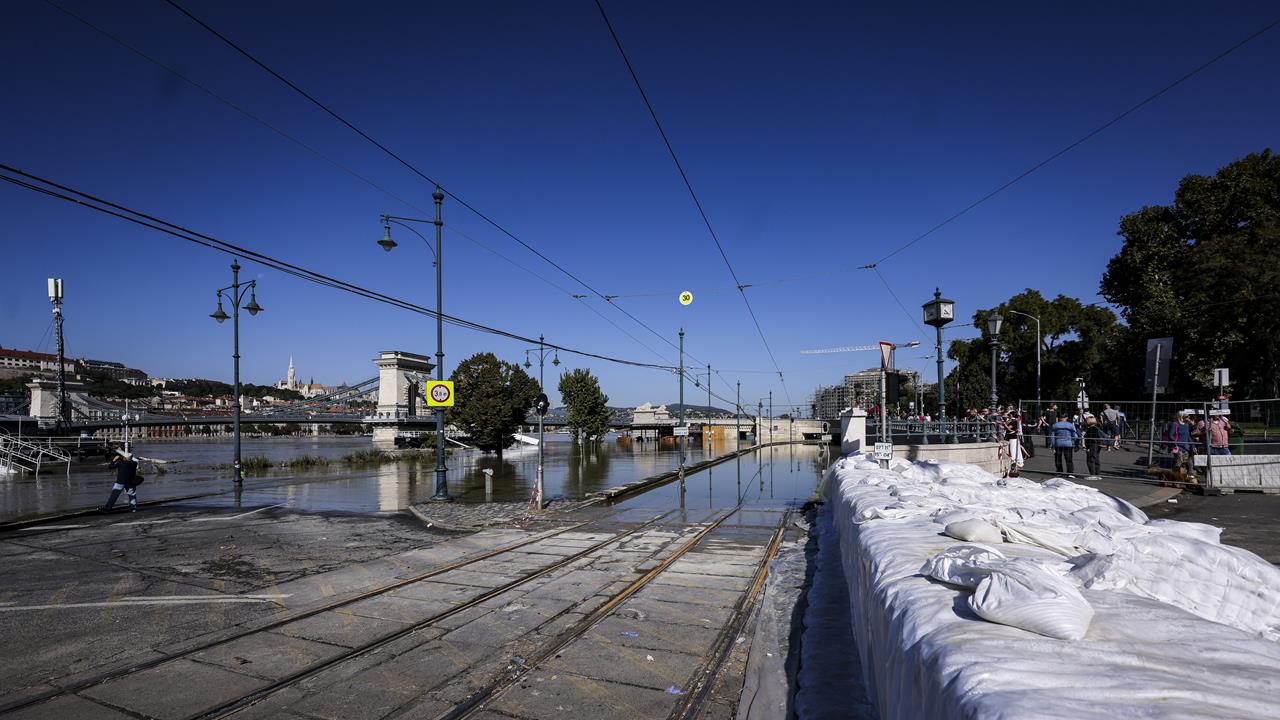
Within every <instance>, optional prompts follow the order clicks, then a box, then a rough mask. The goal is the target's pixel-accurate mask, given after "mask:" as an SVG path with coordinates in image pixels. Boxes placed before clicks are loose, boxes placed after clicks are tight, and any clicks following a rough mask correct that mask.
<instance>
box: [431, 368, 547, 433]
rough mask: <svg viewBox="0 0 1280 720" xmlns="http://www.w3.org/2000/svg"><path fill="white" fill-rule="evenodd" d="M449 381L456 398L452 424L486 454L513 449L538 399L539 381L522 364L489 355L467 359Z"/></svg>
mask: <svg viewBox="0 0 1280 720" xmlns="http://www.w3.org/2000/svg"><path fill="white" fill-rule="evenodd" d="M449 379H450V380H452V381H453V388H454V396H455V398H456V399H455V400H454V402H455V403H456V404H455V405H454V408H453V410H452V411H450V413H449V422H451V423H453V425H455V426H456V427H457V428H458V429H460V430H462V431H463V432H465V433H467V435H468V436H470V437H471V440H472V442H474V443H475V445H476V447H477V448H479V449H480V450H483V451H484V452H498V453H501V452H502V450H503V449H505V448H508V447H510V446H511V444H512V443H513V442H515V438H514V437H513V434H514V433H515V431H516V430H518V429H519V428H520V425H521V424H522V423H523V422H524V420H525V417H526V416H528V414H529V410H530V408H532V407H533V403H534V401H535V400H537V399H538V383H537V381H535V380H534V379H533V378H531V377H529V375H528V374H526V373H525V371H524V369H522V368H521V367H520V366H519V365H516V364H514V363H509V362H504V361H502V360H499V359H498V358H497V357H496V356H494V354H493V353H487V352H486V353H476V354H475V355H472V356H471V357H469V358H467V359H466V360H463V361H462V362H461V363H459V364H458V367H457V368H455V369H454V371H453V374H452V375H450V376H449Z"/></svg>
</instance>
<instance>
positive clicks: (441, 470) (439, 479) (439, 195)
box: [378, 185, 453, 502]
mask: <svg viewBox="0 0 1280 720" xmlns="http://www.w3.org/2000/svg"><path fill="white" fill-rule="evenodd" d="M431 199H432V200H434V201H435V204H436V216H435V218H434V219H431V220H424V219H422V218H410V217H399V216H396V215H383V216H382V230H383V232H382V238H381V239H380V240H378V245H380V246H382V249H383V250H386V251H387V252H391V250H392V249H393V248H395V247H396V241H395V240H392V239H391V223H393V222H394V223H395V224H397V225H400V226H403V227H405V228H407V229H409V230H410V231H411V232H413V234H415V235H417V236H418V237H420V238H422V241H423V243H426V244H427V249H431V245H430V243H427V239H426V238H425V237H422V234H421V233H419V232H418V231H417V230H414V229H413V228H412V227H411V226H409V225H406V224H405V223H411V222H416V223H425V224H430V225H434V226H435V228H436V247H435V250H434V251H433V257H434V261H433V262H432V263H431V264H432V265H435V268H436V379H437V380H444V275H443V272H444V268H443V265H444V262H443V258H442V257H441V255H440V253H441V247H440V240H441V235H442V234H443V228H444V220H443V219H441V215H440V205H441V203H443V202H444V191H442V190H441V189H440V186H439V185H437V186H436V189H435V192H433V193H431ZM444 443H445V439H444V408H436V489H435V494H433V495H432V496H431V499H432V500H435V501H437V502H453V496H451V495H450V494H449V482H448V477H447V475H448V472H449V470H448V468H446V467H445V465H444Z"/></svg>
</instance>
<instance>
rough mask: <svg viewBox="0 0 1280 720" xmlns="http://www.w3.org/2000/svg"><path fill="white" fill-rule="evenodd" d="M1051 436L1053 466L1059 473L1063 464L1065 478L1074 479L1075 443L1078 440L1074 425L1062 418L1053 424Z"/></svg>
mask: <svg viewBox="0 0 1280 720" xmlns="http://www.w3.org/2000/svg"><path fill="white" fill-rule="evenodd" d="M1051 434H1052V436H1053V466H1054V467H1055V468H1056V469H1057V471H1058V472H1059V473H1061V472H1062V466H1063V464H1064V463H1065V464H1066V466H1067V471H1066V472H1067V477H1075V471H1076V461H1075V451H1076V441H1077V440H1079V439H1080V432H1079V431H1078V430H1076V426H1075V424H1074V423H1072V422H1071V421H1070V420H1067V419H1066V418H1063V419H1062V420H1059V421H1058V422H1056V423H1054V424H1053V430H1052V432H1051Z"/></svg>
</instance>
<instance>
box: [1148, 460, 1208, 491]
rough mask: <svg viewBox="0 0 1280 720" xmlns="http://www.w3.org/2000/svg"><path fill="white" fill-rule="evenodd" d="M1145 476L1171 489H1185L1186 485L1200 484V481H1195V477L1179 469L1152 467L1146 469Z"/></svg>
mask: <svg viewBox="0 0 1280 720" xmlns="http://www.w3.org/2000/svg"><path fill="white" fill-rule="evenodd" d="M1147 474H1148V475H1151V476H1153V477H1155V478H1156V479H1157V480H1159V481H1160V484H1161V485H1169V486H1171V487H1186V486H1187V485H1199V484H1200V481H1199V480H1197V479H1196V476H1195V475H1188V474H1187V471H1186V470H1185V469H1183V468H1181V467H1177V468H1174V469H1172V470H1166V469H1164V468H1161V467H1156V466H1155V465H1152V466H1151V467H1149V468H1147Z"/></svg>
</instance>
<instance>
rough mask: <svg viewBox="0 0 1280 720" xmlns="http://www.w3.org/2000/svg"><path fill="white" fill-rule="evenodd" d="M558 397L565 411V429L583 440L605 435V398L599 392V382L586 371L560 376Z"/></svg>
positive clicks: (607, 423) (606, 417)
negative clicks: (566, 419)
mask: <svg viewBox="0 0 1280 720" xmlns="http://www.w3.org/2000/svg"><path fill="white" fill-rule="evenodd" d="M559 390H560V397H561V398H562V399H563V400H564V404H565V406H567V407H568V408H569V427H571V428H573V429H574V430H575V431H577V434H578V435H581V436H582V438H583V439H599V438H602V437H604V435H605V433H607V432H609V407H608V403H609V396H608V395H605V394H604V393H603V392H601V390H600V381H599V380H598V379H596V376H595V375H592V374H591V371H590V370H589V369H586V368H575V369H573V370H570V371H568V372H565V373H562V374H561V375H560V386H559Z"/></svg>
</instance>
